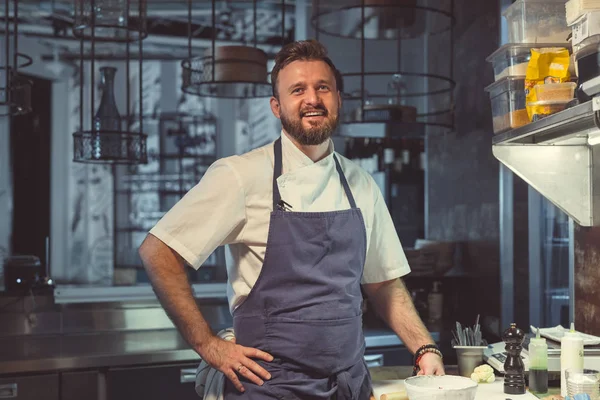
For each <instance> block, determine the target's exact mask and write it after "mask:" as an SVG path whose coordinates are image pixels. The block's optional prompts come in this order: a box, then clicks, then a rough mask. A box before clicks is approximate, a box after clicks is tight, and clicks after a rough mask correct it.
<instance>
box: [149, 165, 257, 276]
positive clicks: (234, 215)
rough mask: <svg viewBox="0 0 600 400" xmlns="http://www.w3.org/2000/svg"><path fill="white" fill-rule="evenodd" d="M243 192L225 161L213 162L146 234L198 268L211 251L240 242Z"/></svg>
mask: <svg viewBox="0 0 600 400" xmlns="http://www.w3.org/2000/svg"><path fill="white" fill-rule="evenodd" d="M245 221H246V213H245V192H244V188H243V186H242V183H241V180H240V178H239V176H238V174H237V173H236V171H235V170H234V169H233V168H232V167H231V166H230V165H229V164H228V162H227V159H221V160H218V161H216V162H215V163H214V164H213V165H211V167H210V168H209V169H208V170H207V171H206V173H205V174H204V176H203V177H202V179H201V180H200V182H199V183H198V184H197V185H196V186H194V187H193V188H192V189H191V190H190V191H189V192H188V193H186V195H185V196H183V198H181V200H179V201H178V202H177V203H176V204H175V205H174V206H173V207H172V208H171V209H170V210H169V211H168V212H167V213H166V214H165V215H164V216H163V217H162V218H161V219H160V220H159V221H158V223H157V224H156V225H155V226H154V227H153V228H152V229H151V230H150V233H151V234H152V235H154V236H156V237H157V238H158V239H160V240H161V241H162V242H164V243H165V244H166V245H167V246H169V247H170V248H172V249H173V250H174V251H175V252H177V254H179V255H180V256H181V257H182V258H183V259H184V260H185V261H186V262H187V263H188V264H190V265H191V266H192V267H193V268H195V269H198V268H199V267H200V266H201V265H202V264H203V263H204V262H205V261H206V259H207V258H208V257H209V256H210V255H211V254H212V252H214V251H215V249H216V248H217V247H219V246H221V245H224V244H230V243H235V242H237V241H239V240H240V237H241V235H242V234H243V229H244V226H245Z"/></svg>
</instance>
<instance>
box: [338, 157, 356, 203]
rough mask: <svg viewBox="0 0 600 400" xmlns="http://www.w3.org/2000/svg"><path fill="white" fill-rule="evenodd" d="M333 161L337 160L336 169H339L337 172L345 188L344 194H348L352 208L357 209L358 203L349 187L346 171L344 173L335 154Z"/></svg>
mask: <svg viewBox="0 0 600 400" xmlns="http://www.w3.org/2000/svg"><path fill="white" fill-rule="evenodd" d="M333 159H334V160H335V168H336V169H337V172H338V174H339V175H340V181H341V182H342V186H343V187H344V192H346V197H348V202H350V207H351V208H356V202H355V201H354V196H352V191H351V190H350V185H348V181H347V180H346V175H344V171H342V166H341V165H340V163H339V161H338V159H337V157H336V156H335V154H334V155H333Z"/></svg>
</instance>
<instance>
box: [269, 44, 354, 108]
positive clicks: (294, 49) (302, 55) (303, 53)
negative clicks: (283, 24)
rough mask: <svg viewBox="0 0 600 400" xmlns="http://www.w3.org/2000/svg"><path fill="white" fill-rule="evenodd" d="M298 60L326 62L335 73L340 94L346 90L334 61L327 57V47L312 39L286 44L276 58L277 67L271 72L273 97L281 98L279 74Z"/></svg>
mask: <svg viewBox="0 0 600 400" xmlns="http://www.w3.org/2000/svg"><path fill="white" fill-rule="evenodd" d="M298 60H302V61H323V62H325V63H326V64H327V65H329V68H331V71H332V72H333V75H334V77H335V85H336V87H337V90H339V91H340V92H342V91H343V90H344V82H343V80H342V74H341V73H340V71H338V70H337V68H336V67H335V65H333V61H331V59H330V58H329V57H328V56H327V49H326V48H325V46H323V45H322V44H321V43H319V42H317V41H316V40H312V39H311V40H300V41H297V42H292V43H288V44H286V45H285V46H283V47H282V49H281V50H279V52H278V53H277V55H276V56H275V66H274V67H273V70H272V71H271V88H272V89H273V96H275V97H276V98H279V95H278V93H277V79H278V78H279V72H281V70H282V69H283V68H285V67H286V66H287V65H288V64H291V63H292V62H294V61H298Z"/></svg>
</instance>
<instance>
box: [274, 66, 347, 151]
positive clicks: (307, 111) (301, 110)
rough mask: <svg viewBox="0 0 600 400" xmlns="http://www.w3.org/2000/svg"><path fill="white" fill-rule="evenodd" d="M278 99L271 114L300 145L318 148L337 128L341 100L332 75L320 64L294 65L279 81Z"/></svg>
mask: <svg viewBox="0 0 600 400" xmlns="http://www.w3.org/2000/svg"><path fill="white" fill-rule="evenodd" d="M277 83H278V85H277V92H278V94H279V99H276V98H275V97H272V98H271V110H273V114H275V116H276V117H277V118H279V119H280V120H281V125H282V126H283V129H284V130H285V131H286V132H287V133H288V134H289V135H290V136H292V137H293V138H294V139H295V140H296V141H297V142H298V143H299V144H301V145H319V144H321V143H323V142H325V141H326V140H328V139H329V137H330V136H331V135H332V134H333V131H334V130H335V128H336V127H337V124H338V120H339V113H340V104H341V98H340V95H339V93H338V90H337V87H336V84H335V76H334V75H333V71H332V70H331V68H330V67H329V65H327V63H325V62H323V61H294V62H292V63H290V64H288V65H287V66H285V67H284V68H283V69H282V70H281V71H280V72H279V77H278V82H277Z"/></svg>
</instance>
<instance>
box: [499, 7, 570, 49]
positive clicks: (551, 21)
mask: <svg viewBox="0 0 600 400" xmlns="http://www.w3.org/2000/svg"><path fill="white" fill-rule="evenodd" d="M565 2H566V0H517V1H516V2H514V3H513V4H512V5H511V6H510V7H508V8H507V9H506V10H504V12H503V13H502V15H504V17H505V18H506V22H507V25H508V42H509V43H562V44H566V43H567V37H568V36H569V34H570V33H571V29H570V28H569V27H568V26H567V18H566V12H565Z"/></svg>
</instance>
